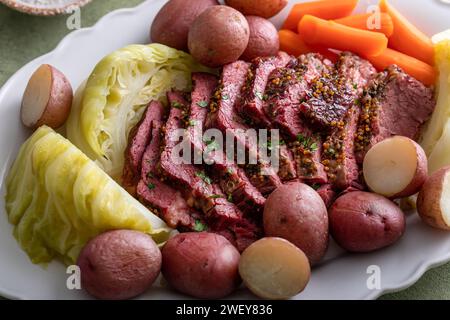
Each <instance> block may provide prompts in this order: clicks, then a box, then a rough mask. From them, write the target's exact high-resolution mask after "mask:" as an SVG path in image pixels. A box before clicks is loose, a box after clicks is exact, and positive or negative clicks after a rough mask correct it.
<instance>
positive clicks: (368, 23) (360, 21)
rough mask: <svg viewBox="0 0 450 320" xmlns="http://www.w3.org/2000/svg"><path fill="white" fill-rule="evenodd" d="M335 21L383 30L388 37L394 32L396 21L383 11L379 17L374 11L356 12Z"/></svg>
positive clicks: (369, 29) (363, 28)
mask: <svg viewBox="0 0 450 320" xmlns="http://www.w3.org/2000/svg"><path fill="white" fill-rule="evenodd" d="M334 21H335V22H337V23H339V24H343V25H345V26H348V27H353V28H357V29H362V30H367V31H375V32H381V33H384V35H385V36H386V37H388V38H389V37H390V36H392V34H393V33H394V22H393V21H392V18H391V16H390V15H388V14H387V13H381V14H380V16H379V17H377V15H376V14H372V13H367V14H356V15H353V16H348V17H345V18H341V19H337V20H334Z"/></svg>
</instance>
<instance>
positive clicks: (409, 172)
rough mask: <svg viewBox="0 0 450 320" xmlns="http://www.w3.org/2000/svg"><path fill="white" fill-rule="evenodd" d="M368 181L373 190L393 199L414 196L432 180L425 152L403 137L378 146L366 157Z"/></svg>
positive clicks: (366, 176) (365, 167)
mask: <svg viewBox="0 0 450 320" xmlns="http://www.w3.org/2000/svg"><path fill="white" fill-rule="evenodd" d="M363 173H364V180H365V182H366V184H367V186H368V187H369V189H370V190H371V191H373V192H375V193H378V194H380V195H382V196H385V197H387V198H390V199H399V198H405V197H409V196H412V195H414V194H416V193H417V192H419V191H420V189H421V188H422V185H423V184H424V183H425V181H426V179H427V177H428V160H427V156H426V154H425V151H424V150H423V149H422V147H421V146H419V145H418V144H417V143H416V142H415V141H413V140H411V139H409V138H407V137H402V136H395V137H391V138H388V139H385V140H383V141H381V142H379V143H377V144H376V145H374V146H373V147H372V148H371V149H370V150H369V152H368V153H367V154H366V156H365V158H364V164H363Z"/></svg>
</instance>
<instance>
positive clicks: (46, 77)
mask: <svg viewBox="0 0 450 320" xmlns="http://www.w3.org/2000/svg"><path fill="white" fill-rule="evenodd" d="M72 99H73V91H72V86H71V85H70V82H69V81H68V80H67V78H66V76H65V75H64V74H62V72H61V71H59V70H58V69H56V68H55V67H53V66H51V65H49V64H43V65H41V66H40V67H39V68H38V69H37V70H36V71H35V72H34V73H33V75H32V76H31V78H30V80H29V81H28V85H27V87H26V89H25V92H24V94H23V99H22V109H21V112H20V115H21V119H22V123H23V124H24V125H25V126H26V127H28V128H31V129H36V128H38V127H40V126H42V125H47V126H49V127H51V128H53V129H57V128H59V127H61V126H62V125H63V124H64V123H65V122H66V120H67V117H68V116H69V114H70V108H71V106H72Z"/></svg>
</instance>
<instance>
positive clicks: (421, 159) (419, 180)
mask: <svg viewBox="0 0 450 320" xmlns="http://www.w3.org/2000/svg"><path fill="white" fill-rule="evenodd" d="M404 139H409V138H406V137H404ZM409 140H410V141H411V143H412V144H414V146H415V148H416V152H417V169H416V173H415V175H414V178H413V180H412V181H411V183H410V184H409V185H408V186H407V187H406V188H405V190H403V191H402V192H400V193H397V194H395V195H393V196H392V197H389V198H390V199H399V198H406V197H409V196H412V195H415V194H416V193H417V192H419V191H420V189H421V188H422V186H423V184H424V183H425V181H426V180H427V178H428V158H427V155H426V154H425V151H424V150H423V148H422V147H421V146H420V145H419V144H418V143H416V142H415V141H414V140H411V139H409Z"/></svg>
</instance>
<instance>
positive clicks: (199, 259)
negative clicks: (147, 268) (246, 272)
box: [162, 232, 241, 299]
mask: <svg viewBox="0 0 450 320" xmlns="http://www.w3.org/2000/svg"><path fill="white" fill-rule="evenodd" d="M162 255H163V264H162V273H163V276H164V278H165V279H166V280H167V282H168V283H169V284H170V285H171V286H172V287H173V288H174V289H176V290H177V291H179V292H181V293H184V294H187V295H190V296H192V297H194V298H199V299H220V298H224V297H226V296H228V295H229V294H231V293H232V292H233V291H234V290H236V288H237V287H238V286H239V285H240V284H241V278H240V276H239V259H240V254H239V251H237V249H236V248H235V247H234V246H233V245H232V244H231V243H230V242H229V241H228V240H227V239H226V238H224V237H223V236H220V235H218V234H214V233H207V232H201V233H195V232H192V233H181V234H178V235H176V236H175V237H173V238H172V239H170V240H169V241H168V242H167V243H166V245H165V246H164V248H163V249H162Z"/></svg>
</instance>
